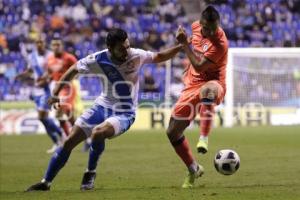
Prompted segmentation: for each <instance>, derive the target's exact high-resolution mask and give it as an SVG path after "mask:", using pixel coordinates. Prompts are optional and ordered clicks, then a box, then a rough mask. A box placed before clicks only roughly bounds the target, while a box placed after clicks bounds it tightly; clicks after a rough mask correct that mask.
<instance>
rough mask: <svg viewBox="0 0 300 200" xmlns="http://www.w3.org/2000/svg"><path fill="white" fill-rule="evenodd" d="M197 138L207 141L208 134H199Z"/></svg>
mask: <svg viewBox="0 0 300 200" xmlns="http://www.w3.org/2000/svg"><path fill="white" fill-rule="evenodd" d="M199 139H200V140H204V141H206V142H208V136H204V135H200V138H199Z"/></svg>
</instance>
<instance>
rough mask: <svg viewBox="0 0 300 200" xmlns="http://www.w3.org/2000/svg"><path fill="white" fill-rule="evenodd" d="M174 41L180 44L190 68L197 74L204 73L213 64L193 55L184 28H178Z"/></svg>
mask: <svg viewBox="0 0 300 200" xmlns="http://www.w3.org/2000/svg"><path fill="white" fill-rule="evenodd" d="M176 39H177V41H178V42H179V43H180V44H182V48H183V50H184V52H185V53H186V55H187V56H188V58H189V60H190V62H191V64H192V66H193V67H194V69H195V70H196V71H197V72H203V71H206V70H207V69H208V68H209V67H210V66H211V65H213V64H214V63H213V62H211V61H210V60H208V59H207V58H205V57H203V58H201V59H199V58H198V57H197V56H196V55H195V53H194V52H193V51H192V49H191V47H190V45H189V41H188V37H187V34H186V32H185V30H184V28H182V27H181V26H179V28H178V30H177V33H176Z"/></svg>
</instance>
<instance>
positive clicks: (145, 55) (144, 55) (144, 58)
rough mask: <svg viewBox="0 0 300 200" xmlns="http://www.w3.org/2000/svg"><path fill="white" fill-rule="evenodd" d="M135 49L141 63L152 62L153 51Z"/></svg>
mask: <svg viewBox="0 0 300 200" xmlns="http://www.w3.org/2000/svg"><path fill="white" fill-rule="evenodd" d="M135 51H136V53H137V54H138V55H139V56H140V58H141V65H143V64H145V63H153V59H154V54H155V53H153V52H152V51H145V50H142V49H135Z"/></svg>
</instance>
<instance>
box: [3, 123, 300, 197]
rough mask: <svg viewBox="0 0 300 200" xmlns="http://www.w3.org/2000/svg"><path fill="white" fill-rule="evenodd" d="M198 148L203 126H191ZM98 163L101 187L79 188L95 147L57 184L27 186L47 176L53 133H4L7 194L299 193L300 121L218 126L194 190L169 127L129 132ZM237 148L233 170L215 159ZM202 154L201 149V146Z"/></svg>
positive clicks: (76, 158)
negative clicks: (221, 168) (222, 169)
mask: <svg viewBox="0 0 300 200" xmlns="http://www.w3.org/2000/svg"><path fill="white" fill-rule="evenodd" d="M186 135H187V137H188V138H189V141H190V145H191V146H192V147H193V150H195V145H196V142H197V137H198V131H197V130H189V131H187V132H186ZM106 144H107V145H106V151H105V152H104V154H103V156H102V159H101V160H100V163H99V166H98V171H97V172H98V174H97V179H96V185H95V187H96V188H95V190H93V191H86V192H81V191H80V190H79V186H80V182H81V178H82V173H83V171H84V170H85V168H86V164H87V158H88V154H87V153H83V152H81V147H82V146H80V147H78V148H77V149H75V150H74V151H73V153H72V155H71V157H70V160H69V162H68V163H67V164H66V166H65V167H64V168H63V170H62V171H61V172H60V173H59V174H58V176H57V177H56V179H55V181H54V182H53V185H52V187H51V191H49V192H33V193H24V192H23V191H24V190H25V189H26V188H27V187H28V186H30V185H31V184H33V183H35V182H37V181H39V180H41V178H42V176H43V174H44V171H45V169H46V167H47V164H48V160H49V158H50V155H47V154H46V153H45V151H46V149H47V148H48V147H50V145H51V143H50V139H48V137H47V136H45V135H28V136H1V137H0V148H1V152H0V162H1V165H0V167H1V168H0V199H3V200H10V199H18V200H20V199H22V200H23V199H24V200H26V199H28V200H29V199H30V200H32V199H38V200H43V199H53V200H54V199H55V200H59V199H66V200H67V199H68V200H69V199H71V200H76V199H87V200H92V199H97V200H101V199H112V200H117V199H120V200H135V199H136V200H147V199H160V200H161V199H166V200H176V199H178V200H185V199H186V200H191V199H203V200H210V199H215V200H248V199H249V200H250V199H251V200H252V199H255V200H260V199H263V200H274V199H276V200H281V199H282V200H299V199H300V127H299V126H292V127H256V128H249V127H248V128H232V129H225V128H218V129H214V130H213V132H212V134H211V136H210V144H209V152H208V153H207V154H206V155H204V156H203V155H197V154H195V156H196V157H197V159H198V161H199V162H200V163H201V164H202V165H203V166H204V168H205V174H204V176H203V177H202V178H200V179H198V180H197V183H196V187H195V188H193V189H191V190H184V189H181V188H180V186H181V184H182V181H183V178H184V176H185V174H186V169H185V167H184V165H183V164H182V163H181V161H180V160H179V158H178V157H177V156H176V154H175V152H174V151H173V149H172V147H171V145H170V144H169V142H168V140H167V138H166V136H165V134H164V131H163V130H161V131H140V132H138V131H129V132H128V133H126V134H125V135H123V136H121V137H118V138H116V139H113V140H110V141H107V143H106ZM225 148H231V149H234V150H236V151H237V152H238V154H239V155H240V157H241V167H240V169H239V170H238V172H237V173H236V174H234V175H232V176H223V175H220V174H218V173H217V172H216V171H215V169H214V166H213V157H214V154H215V153H216V151H217V150H219V149H225ZM194 153H195V151H194Z"/></svg>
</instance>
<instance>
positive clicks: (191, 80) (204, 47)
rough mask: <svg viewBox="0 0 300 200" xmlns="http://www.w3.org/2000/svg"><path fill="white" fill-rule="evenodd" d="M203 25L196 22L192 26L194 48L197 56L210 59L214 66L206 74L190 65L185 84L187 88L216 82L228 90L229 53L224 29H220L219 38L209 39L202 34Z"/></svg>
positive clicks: (218, 31)
mask: <svg viewBox="0 0 300 200" xmlns="http://www.w3.org/2000/svg"><path fill="white" fill-rule="evenodd" d="M201 28H202V27H201V24H200V22H199V21H196V22H194V23H193V24H192V47H193V50H194V52H195V54H196V55H197V56H198V57H199V58H202V57H203V56H204V57H206V58H207V59H209V60H210V61H211V62H213V63H214V64H213V65H212V66H210V67H209V69H208V70H207V71H205V72H201V73H198V72H196V71H195V70H194V68H193V66H192V65H191V64H189V65H188V67H187V70H186V73H185V76H184V83H185V85H186V86H196V85H203V84H204V83H205V82H208V81H211V80H216V81H218V82H219V83H220V84H221V86H222V87H223V89H224V90H225V89H226V83H225V78H226V65H227V53H228V41H227V38H226V35H225V33H224V31H223V29H222V28H220V27H219V28H218V30H217V33H216V34H217V36H216V37H215V38H214V39H208V38H205V37H203V36H202V34H201Z"/></svg>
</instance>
